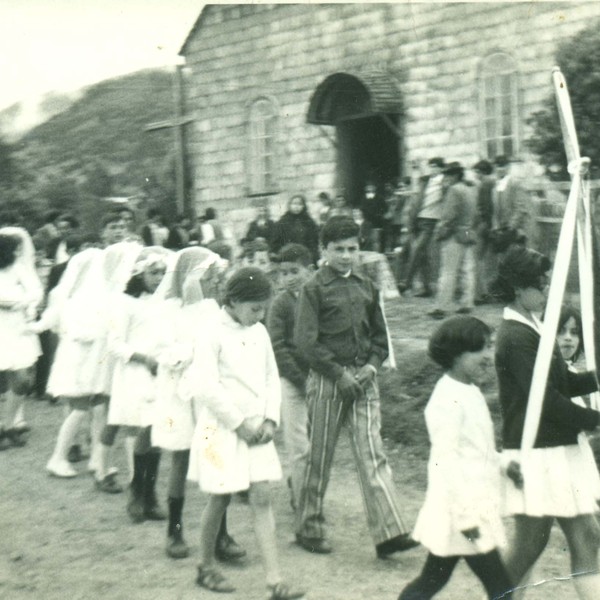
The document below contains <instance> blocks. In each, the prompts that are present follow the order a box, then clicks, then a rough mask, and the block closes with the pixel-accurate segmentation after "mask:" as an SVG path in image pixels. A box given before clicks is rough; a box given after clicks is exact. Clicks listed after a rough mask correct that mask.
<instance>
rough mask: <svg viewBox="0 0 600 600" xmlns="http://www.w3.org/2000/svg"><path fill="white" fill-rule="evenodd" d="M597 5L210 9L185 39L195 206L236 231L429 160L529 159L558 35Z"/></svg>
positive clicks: (572, 30)
mask: <svg viewBox="0 0 600 600" xmlns="http://www.w3.org/2000/svg"><path fill="white" fill-rule="evenodd" d="M597 17H600V2H581V1H575V0H571V1H567V2H519V3H514V2H504V3H498V2H497V3H489V2H478V3H417V2H396V3H386V4H271V5H267V4H240V5H223V4H215V5H207V6H205V7H204V9H203V10H202V12H201V13H200V15H199V17H198V19H197V21H196V23H195V25H194V27H193V28H192V30H191V31H190V33H189V35H188V37H187V39H186V40H185V42H184V44H183V47H182V49H181V51H180V54H181V55H182V56H183V57H184V58H185V64H186V72H187V77H186V85H185V96H186V97H185V102H186V111H187V113H188V114H189V115H191V116H192V117H193V122H192V123H191V124H190V125H189V126H188V127H187V130H186V135H185V139H186V143H185V147H186V155H187V160H188V165H189V167H190V168H191V170H192V173H193V181H194V189H193V201H194V202H195V205H196V209H197V212H198V213H200V212H202V211H203V209H204V208H206V207H207V206H214V207H215V208H217V209H218V210H219V211H220V212H221V213H225V212H228V213H229V222H230V224H231V225H232V227H233V228H234V229H235V230H236V232H240V231H241V230H242V229H243V228H244V227H245V225H246V224H247V223H248V221H249V220H250V218H251V215H252V214H253V212H254V211H253V208H252V207H253V206H256V205H257V203H259V202H264V201H267V202H268V203H269V204H270V206H271V207H272V208H273V212H274V214H275V215H277V214H279V213H280V212H281V211H282V210H283V208H284V206H285V203H286V202H287V200H288V199H289V197H290V196H291V195H292V194H294V193H298V192H300V193H303V194H305V195H306V197H307V198H308V199H309V200H312V199H314V198H315V197H316V196H317V194H318V193H319V192H321V191H326V192H328V193H330V194H335V192H336V190H343V191H344V193H345V195H346V196H347V197H348V198H349V199H350V200H351V201H356V200H357V198H358V197H359V195H360V193H361V191H362V189H363V187H364V184H365V182H367V181H373V182H375V183H378V184H381V183H384V182H387V181H393V180H396V179H397V177H399V176H406V175H410V174H411V172H412V170H413V169H415V168H418V165H421V164H423V163H424V162H425V161H426V160H427V159H428V158H429V157H432V156H442V157H444V158H446V159H447V160H459V161H461V162H463V164H465V165H472V164H473V163H474V162H476V161H477V160H478V159H479V158H484V157H487V158H493V157H494V156H495V155H497V154H506V155H509V156H511V157H512V158H513V159H515V160H517V161H520V162H521V164H522V165H525V166H527V167H528V168H529V167H531V164H532V160H533V157H531V156H529V155H528V152H527V148H526V145H525V140H526V139H527V137H528V135H529V132H528V126H527V119H528V117H529V116H530V115H531V114H532V113H533V112H534V111H536V110H539V109H540V108H543V106H544V104H545V103H546V102H547V101H548V97H549V96H550V95H551V93H552V87H551V69H552V67H553V65H554V54H555V50H556V47H557V45H558V44H559V43H560V42H561V41H563V40H566V39H569V38H571V37H573V36H575V35H576V34H577V32H578V31H579V30H580V29H581V28H583V27H585V26H586V25H588V24H589V23H590V21H591V20H592V19H595V18H597ZM232 209H235V210H232ZM230 211H231V212H230Z"/></svg>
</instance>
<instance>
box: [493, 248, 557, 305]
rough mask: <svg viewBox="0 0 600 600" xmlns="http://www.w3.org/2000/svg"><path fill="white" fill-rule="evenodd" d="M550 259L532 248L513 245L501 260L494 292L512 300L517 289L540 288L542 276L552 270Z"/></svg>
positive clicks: (505, 299)
mask: <svg viewBox="0 0 600 600" xmlns="http://www.w3.org/2000/svg"><path fill="white" fill-rule="evenodd" d="M550 266H551V263H550V259H549V258H548V257H547V256H545V255H543V254H540V253H539V252H537V251H536V250H532V249H531V248H525V247H524V246H520V245H517V244H515V245H513V246H511V247H510V248H509V249H508V250H507V251H506V254H505V255H504V256H503V258H502V259H501V260H500V265H499V266H498V278H497V280H496V281H495V282H494V285H493V288H494V289H493V294H494V295H495V296H497V297H498V298H499V299H500V300H501V301H503V302H512V301H513V300H514V299H515V297H516V294H515V290H517V289H519V288H521V289H524V288H529V287H533V288H539V286H540V280H541V277H542V276H543V275H544V274H545V273H547V272H548V271H549V270H550Z"/></svg>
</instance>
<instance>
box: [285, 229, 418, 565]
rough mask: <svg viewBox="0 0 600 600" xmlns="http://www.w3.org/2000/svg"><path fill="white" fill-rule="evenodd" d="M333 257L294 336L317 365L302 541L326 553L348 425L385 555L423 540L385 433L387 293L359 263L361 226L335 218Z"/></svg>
mask: <svg viewBox="0 0 600 600" xmlns="http://www.w3.org/2000/svg"><path fill="white" fill-rule="evenodd" d="M321 242H322V246H323V257H324V259H325V264H324V265H323V266H321V267H320V268H319V270H318V271H317V272H316V273H315V274H314V275H313V276H312V277H311V278H310V279H309V280H308V281H307V282H306V283H305V285H304V286H303V288H302V290H301V292H300V299H299V301H298V314H297V318H296V326H295V334H294V343H295V345H296V347H297V348H298V350H299V352H300V354H301V356H302V357H303V358H304V360H306V362H307V363H308V364H309V366H310V369H311V370H310V372H309V375H308V381H307V385H306V396H307V403H308V418H309V432H310V448H309V456H308V466H307V468H306V473H305V475H304V481H303V485H302V492H301V494H300V498H299V502H298V509H297V515H296V517H297V520H296V540H297V542H298V544H299V545H300V546H301V547H302V548H304V549H305V550H307V551H309V552H318V553H321V554H325V553H328V552H331V550H332V549H331V545H330V544H329V542H328V541H327V539H326V538H325V526H324V521H325V519H324V516H323V500H324V496H325V492H326V491H327V484H328V483H329V476H330V473H331V465H332V462H333V454H334V451H335V446H336V444H337V440H338V437H339V433H340V431H341V428H342V426H344V425H346V426H347V427H348V429H349V433H350V442H351V444H352V447H353V453H354V457H355V461H356V466H357V471H358V476H359V480H360V490H361V493H362V496H363V504H364V507H365V510H366V512H367V522H368V525H369V529H370V530H371V536H372V538H373V541H374V542H375V549H376V553H377V556H378V558H382V559H384V558H386V557H387V556H389V555H390V554H392V553H394V552H401V551H404V550H408V549H409V548H412V547H414V546H415V545H416V543H415V542H414V541H413V540H411V539H410V537H409V535H408V529H407V528H406V526H405V525H404V523H403V521H402V517H401V512H402V511H401V508H400V502H399V497H398V492H397V491H396V488H395V486H394V482H393V480H392V476H391V470H390V467H389V465H388V462H387V457H386V456H385V452H384V448H383V442H382V440H381V432H380V428H381V414H380V408H379V388H378V386H377V371H378V369H379V367H381V364H382V363H383V361H384V360H385V359H386V357H387V356H388V354H389V346H388V335H387V329H386V326H385V319H384V316H383V311H382V310H381V304H380V302H379V292H378V290H377V289H376V288H375V286H374V285H373V283H372V282H371V281H370V280H369V279H368V278H367V277H366V276H365V275H364V273H363V272H362V271H361V270H360V268H358V265H357V262H358V256H359V242H358V225H357V224H356V223H355V222H354V221H353V220H352V219H351V218H350V217H331V218H330V219H329V221H327V223H325V225H324V226H323V229H322V231H321Z"/></svg>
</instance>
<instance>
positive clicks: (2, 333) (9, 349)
mask: <svg viewBox="0 0 600 600" xmlns="http://www.w3.org/2000/svg"><path fill="white" fill-rule="evenodd" d="M25 326H26V320H25V317H24V315H23V314H22V313H21V312H19V311H9V310H0V340H1V342H0V371H20V370H21V369H27V368H28V367H31V366H32V365H34V364H35V362H36V361H37V359H38V356H39V355H40V354H41V353H42V351H41V347H40V340H39V338H38V336H37V334H35V333H28V332H26V331H25Z"/></svg>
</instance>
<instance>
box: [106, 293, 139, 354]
mask: <svg viewBox="0 0 600 600" xmlns="http://www.w3.org/2000/svg"><path fill="white" fill-rule="evenodd" d="M131 308H135V307H133V306H132V304H130V303H129V302H127V299H125V298H118V299H115V301H114V303H113V305H112V307H111V310H110V316H109V321H108V340H107V341H108V351H109V352H110V353H111V354H112V355H113V356H116V357H117V358H120V359H121V360H123V361H125V362H128V361H129V360H130V359H131V356H132V355H133V354H134V352H135V350H134V349H133V348H132V347H131V346H130V345H129V343H128V341H127V340H128V338H129V327H130V324H131V317H132V314H131V310H130V309H131Z"/></svg>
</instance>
